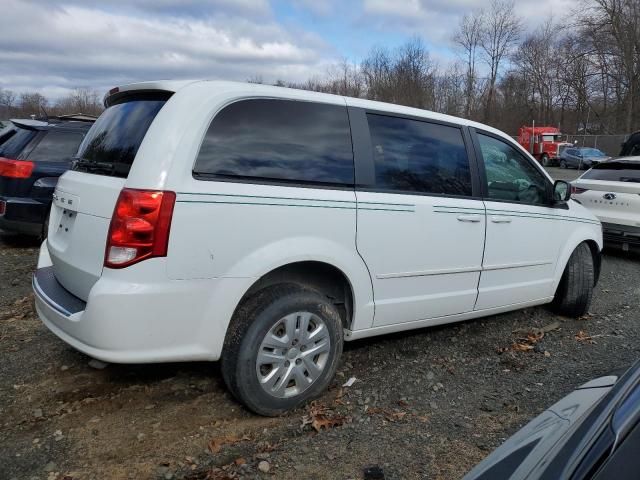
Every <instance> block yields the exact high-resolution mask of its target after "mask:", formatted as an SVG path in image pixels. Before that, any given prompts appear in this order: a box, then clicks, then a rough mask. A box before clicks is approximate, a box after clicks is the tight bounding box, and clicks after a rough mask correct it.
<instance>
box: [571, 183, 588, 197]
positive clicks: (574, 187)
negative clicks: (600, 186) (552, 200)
mask: <svg viewBox="0 0 640 480" xmlns="http://www.w3.org/2000/svg"><path fill="white" fill-rule="evenodd" d="M588 190H589V189H588V188H580V187H576V186H574V185H571V194H572V195H573V194H574V193H578V194H580V193H584V192H586V191H588Z"/></svg>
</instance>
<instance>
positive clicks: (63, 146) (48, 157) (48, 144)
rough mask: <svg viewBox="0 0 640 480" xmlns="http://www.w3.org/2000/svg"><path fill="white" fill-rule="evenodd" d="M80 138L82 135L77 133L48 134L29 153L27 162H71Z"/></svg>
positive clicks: (80, 140)
mask: <svg viewBox="0 0 640 480" xmlns="http://www.w3.org/2000/svg"><path fill="white" fill-rule="evenodd" d="M82 138H83V135H82V134H81V133H77V132H49V133H47V135H46V136H45V137H44V138H43V139H42V140H40V143H38V145H36V148H34V149H33V150H32V151H31V153H29V160H34V161H38V162H62V161H65V160H71V158H72V157H73V156H74V155H75V154H76V153H77V152H78V147H79V146H80V142H82Z"/></svg>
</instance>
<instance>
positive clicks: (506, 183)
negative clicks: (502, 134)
mask: <svg viewBox="0 0 640 480" xmlns="http://www.w3.org/2000/svg"><path fill="white" fill-rule="evenodd" d="M478 141H479V142H480V150H481V151H482V157H483V159H484V166H485V171H486V175H487V190H488V194H489V198H495V199H497V200H508V201H513V202H523V203H532V204H544V203H546V198H547V197H546V188H547V185H548V181H547V179H546V178H545V177H544V175H543V174H542V173H541V172H540V171H538V169H536V168H535V167H534V166H533V165H532V164H531V162H530V161H529V160H528V159H527V158H525V157H524V155H522V154H521V153H520V152H519V151H518V150H516V149H515V148H514V147H512V146H511V145H509V144H507V143H505V142H503V141H501V140H498V139H496V138H493V137H489V136H486V135H482V134H479V135H478Z"/></svg>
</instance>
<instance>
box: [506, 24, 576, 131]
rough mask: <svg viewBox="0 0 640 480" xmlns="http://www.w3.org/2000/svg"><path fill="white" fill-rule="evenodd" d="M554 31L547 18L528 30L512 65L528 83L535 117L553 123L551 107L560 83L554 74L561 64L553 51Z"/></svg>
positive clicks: (560, 67)
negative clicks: (538, 25)
mask: <svg viewBox="0 0 640 480" xmlns="http://www.w3.org/2000/svg"><path fill="white" fill-rule="evenodd" d="M556 32H557V30H556V28H555V26H554V25H553V22H552V21H551V19H549V20H548V21H547V22H545V23H544V24H543V25H542V26H541V27H539V28H538V29H537V30H535V31H534V32H533V33H531V34H529V35H528V36H527V37H526V38H525V39H524V40H523V41H522V43H520V45H519V46H518V48H517V50H516V51H515V53H514V55H513V61H514V64H515V66H517V67H518V70H519V72H520V74H521V75H522V76H525V77H526V78H527V80H528V83H529V85H530V86H531V90H530V93H531V97H532V98H531V101H532V103H533V105H532V107H533V109H534V110H535V111H536V113H537V115H536V118H535V120H536V121H538V122H543V123H546V124H553V123H555V118H554V113H555V112H554V107H555V102H556V99H557V98H558V93H559V84H560V82H559V81H558V74H559V71H560V70H561V69H563V68H565V65H564V61H563V60H561V59H560V56H559V52H558V51H557V47H558V43H557V42H556V37H557V34H556Z"/></svg>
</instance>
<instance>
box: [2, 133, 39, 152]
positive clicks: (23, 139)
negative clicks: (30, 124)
mask: <svg viewBox="0 0 640 480" xmlns="http://www.w3.org/2000/svg"><path fill="white" fill-rule="evenodd" d="M37 135H38V132H37V131H35V130H29V129H27V128H20V127H15V128H11V129H9V130H7V131H3V133H2V137H0V157H5V158H16V159H17V158H22V156H23V152H24V150H25V149H26V147H27V145H29V144H30V142H31V141H32V140H34V139H35V138H36V136H37Z"/></svg>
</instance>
